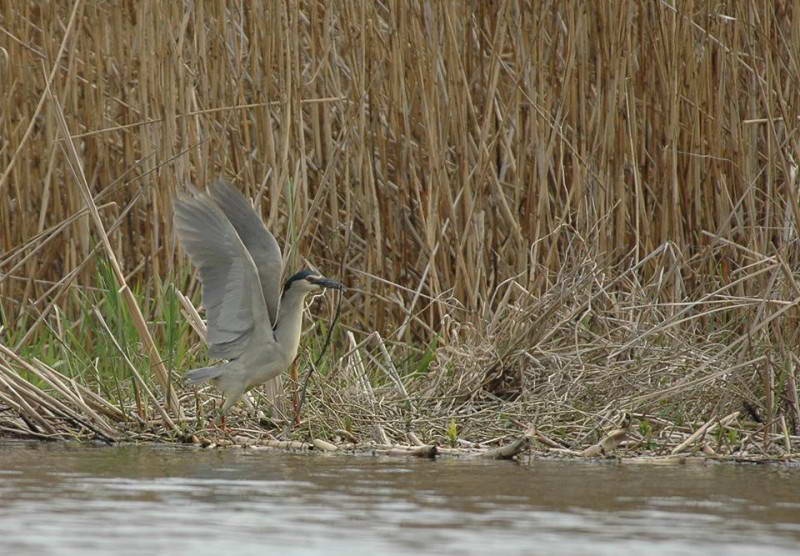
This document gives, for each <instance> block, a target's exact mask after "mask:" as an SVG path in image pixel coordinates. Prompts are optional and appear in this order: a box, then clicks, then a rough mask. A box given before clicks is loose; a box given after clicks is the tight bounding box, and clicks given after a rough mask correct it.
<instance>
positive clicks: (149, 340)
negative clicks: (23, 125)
mask: <svg viewBox="0 0 800 556" xmlns="http://www.w3.org/2000/svg"><path fill="white" fill-rule="evenodd" d="M50 96H51V100H52V101H53V103H54V105H55V111H56V116H57V120H58V123H59V127H60V129H61V134H62V139H63V141H64V142H63V143H62V146H64V145H66V146H64V150H65V154H66V156H67V158H68V159H69V162H70V166H71V169H72V172H73V176H74V177H75V179H76V180H77V182H78V188H79V189H80V192H81V195H82V196H83V201H84V203H85V204H86V206H87V208H88V209H89V214H90V215H91V216H92V220H93V221H94V225H95V227H96V228H97V234H98V235H99V236H100V240H101V242H102V244H103V247H104V249H105V254H106V257H108V261H109V264H110V265H111V269H112V271H113V272H114V276H115V278H116V279H117V282H118V284H119V286H120V293H121V294H122V298H123V299H124V300H125V303H126V305H127V307H128V311H129V312H130V314H131V318H132V320H133V323H134V325H135V326H136V329H137V330H138V332H139V336H140V338H141V340H142V343H143V344H144V347H145V349H146V351H147V352H148V355H149V357H150V362H151V365H152V366H153V368H154V369H155V370H156V378H157V379H158V381H159V382H160V383H161V387H162V388H163V389H164V392H165V397H166V399H167V405H168V407H170V408H171V409H172V410H173V411H175V413H176V415H178V418H182V417H183V410H182V409H181V406H180V404H179V403H178V398H177V396H176V394H175V391H174V390H173V388H172V385H171V381H170V378H169V371H168V370H167V368H166V366H165V365H164V362H163V360H162V359H161V356H160V355H159V353H158V348H157V347H156V345H155V342H154V341H153V337H152V336H151V334H150V330H149V328H148V327H147V323H146V322H145V319H144V315H142V311H141V309H140V308H139V304H138V303H137V302H136V298H135V297H134V296H133V292H132V291H131V290H130V288H129V287H128V284H127V282H126V280H125V274H124V273H123V272H122V267H121V266H120V264H119V262H118V261H117V256H116V254H115V253H114V249H113V248H112V246H111V242H110V241H109V239H108V234H107V233H106V230H105V226H104V225H103V221H102V219H101V218H100V213H99V212H98V210H97V205H96V204H95V202H94V199H93V197H92V193H91V191H90V189H89V184H88V182H87V181H86V176H85V175H84V172H83V166H82V164H81V161H80V157H79V155H78V151H77V149H76V148H75V144H74V143H73V141H72V138H71V136H70V133H69V128H68V127H67V121H66V120H65V119H64V113H63V112H62V111H61V106H60V105H59V103H58V100H57V99H56V98H55V96H53V94H52V92H51V93H50ZM98 315H99V313H98ZM101 318H102V317H101ZM112 339H113V335H112ZM137 378H139V379H140V381H141V378H140V377H138V374H137ZM142 384H144V383H142ZM148 393H149V392H148ZM154 401H155V403H156V405H157V406H158V407H159V409H160V408H161V405H160V404H159V403H158V401H157V400H155V399H154ZM162 413H163V415H164V416H166V412H163V411H162ZM166 422H167V424H169V425H170V427H171V428H175V425H174V423H172V422H171V421H170V420H169V418H168V417H167V419H166Z"/></svg>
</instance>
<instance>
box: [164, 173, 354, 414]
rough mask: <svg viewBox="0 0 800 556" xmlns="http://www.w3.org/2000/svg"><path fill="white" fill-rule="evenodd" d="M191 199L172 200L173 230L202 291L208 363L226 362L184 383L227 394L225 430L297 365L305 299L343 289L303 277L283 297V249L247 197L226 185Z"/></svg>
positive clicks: (316, 276) (191, 374) (313, 275)
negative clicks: (248, 401) (233, 411)
mask: <svg viewBox="0 0 800 556" xmlns="http://www.w3.org/2000/svg"><path fill="white" fill-rule="evenodd" d="M190 191H192V194H191V195H188V196H178V197H177V198H176V199H175V202H174V219H173V222H174V229H175V232H176V235H177V237H178V239H179V240H180V243H181V245H183V248H184V250H185V251H186V252H187V253H188V255H189V258H190V259H191V261H192V263H193V265H194V266H195V267H196V268H197V270H198V272H199V277H200V282H201V283H202V295H203V305H204V306H205V308H206V319H207V338H206V340H207V343H208V356H209V357H210V358H213V359H223V360H227V362H226V363H222V364H220V365H216V366H212V367H202V368H198V369H192V370H190V371H188V372H187V373H186V374H185V380H186V382H187V383H188V384H190V385H198V384H202V383H205V382H210V383H211V384H212V385H214V386H215V387H216V388H217V389H219V390H221V391H222V393H223V396H224V400H225V401H224V403H223V404H222V407H221V409H220V421H221V424H222V426H223V427H224V426H225V414H226V412H227V411H228V410H229V409H230V408H231V407H232V406H233V405H234V404H235V403H236V402H237V401H239V400H240V399H241V397H242V396H243V395H244V394H245V392H247V391H248V390H250V389H251V388H254V387H256V386H258V385H260V384H263V383H265V382H267V381H268V380H270V379H272V378H274V377H276V376H278V375H280V374H281V373H282V372H283V371H285V370H286V369H287V368H289V366H290V365H291V364H292V362H293V361H294V359H295V356H296V355H297V350H298V347H299V345H300V336H301V332H302V324H303V304H304V301H305V298H306V296H307V295H309V294H318V293H322V292H324V290H326V289H335V290H343V289H344V286H343V285H342V284H341V283H340V282H337V281H336V280H332V279H330V278H326V277H325V276H323V275H322V274H320V273H318V272H315V271H313V270H310V269H303V270H301V271H299V272H297V273H296V274H294V275H292V276H291V277H290V278H289V279H288V280H287V281H286V283H285V284H284V285H283V288H282V289H281V284H280V279H281V275H282V272H283V263H282V256H281V249H280V246H279V245H278V242H277V240H276V239H275V236H273V235H272V234H271V233H270V232H269V230H268V229H267V227H266V226H265V225H264V223H263V221H262V220H261V218H260V217H259V215H258V214H257V213H256V211H255V210H254V209H253V207H252V206H251V204H250V203H249V202H248V200H247V199H246V198H245V197H244V195H242V194H241V193H240V192H239V190H238V189H236V188H235V187H234V186H232V185H231V184H230V183H228V182H227V181H224V180H217V181H215V182H213V183H211V184H210V185H209V187H208V192H201V191H197V190H194V188H190Z"/></svg>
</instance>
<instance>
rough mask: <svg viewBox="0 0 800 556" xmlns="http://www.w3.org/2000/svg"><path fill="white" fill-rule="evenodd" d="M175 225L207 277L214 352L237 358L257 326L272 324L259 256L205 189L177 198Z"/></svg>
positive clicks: (205, 291)
mask: <svg viewBox="0 0 800 556" xmlns="http://www.w3.org/2000/svg"><path fill="white" fill-rule="evenodd" d="M175 231H176V233H177V234H178V238H179V239H180V240H181V244H182V245H183V247H184V249H186V252H187V253H189V256H190V257H191V259H192V262H193V263H194V265H195V266H196V267H197V269H198V270H199V272H200V281H201V282H202V283H203V305H205V307H206V318H207V320H208V338H207V340H208V354H209V356H211V357H214V358H217V359H235V358H236V357H239V356H240V355H241V354H242V352H243V351H244V349H245V348H246V347H247V342H248V340H249V339H250V337H251V336H252V334H253V331H254V330H255V329H256V328H258V327H262V326H265V327H267V328H266V330H271V329H272V324H271V322H272V321H271V320H270V318H269V313H268V312H267V308H266V304H265V303H264V297H263V294H262V293H261V288H260V284H259V279H258V273H257V271H256V267H255V264H254V263H253V259H252V258H251V257H250V254H249V253H248V251H247V249H246V248H245V246H244V245H243V244H242V241H241V240H240V239H239V236H238V235H237V234H236V230H235V229H234V227H233V225H232V224H231V223H230V222H229V221H228V219H227V218H226V217H225V214H224V213H223V212H222V210H220V208H219V207H218V206H217V205H216V203H215V202H214V201H213V200H212V199H211V198H210V197H209V196H208V195H205V194H203V193H201V194H198V195H196V196H195V197H193V198H184V199H176V201H175ZM267 336H269V337H272V334H268V335H267Z"/></svg>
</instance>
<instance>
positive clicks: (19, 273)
mask: <svg viewBox="0 0 800 556" xmlns="http://www.w3.org/2000/svg"><path fill="white" fill-rule="evenodd" d="M798 17H800V14H798V13H797V6H796V4H792V3H790V2H785V1H780V2H760V1H758V0H748V1H742V2H740V1H727V2H725V1H709V2H690V1H676V2H666V1H657V0H654V1H650V2H632V1H630V2H629V1H616V0H614V1H612V0H607V1H598V2H589V1H577V0H576V1H568V2H563V1H543V2H531V1H524V0H501V1H497V2H482V1H471V2H468V1H464V2H437V1H413V2H404V1H399V2H396V1H391V0H387V1H376V2H367V1H360V0H339V1H334V2H328V1H324V2H323V1H321V0H320V1H313V0H311V1H296V2H253V3H250V2H211V1H197V2H193V3H188V4H187V3H183V2H164V3H161V2H150V1H145V2H123V1H120V2H82V1H80V0H76V1H74V2H70V3H68V2H49V3H40V2H33V1H26V2H5V3H2V4H1V5H0V48H1V49H2V50H0V82H2V87H0V93H1V94H2V103H3V106H4V108H3V110H2V114H1V115H0V141H1V143H0V172H1V174H0V230H1V231H0V250H2V256H0V273H2V274H0V310H2V318H3V323H2V324H3V327H4V328H3V333H2V336H0V342H1V343H2V344H4V346H5V347H4V348H3V350H2V353H0V423H2V422H3V419H4V417H3V415H9V414H13V415H15V417H8V419H7V422H6V425H5V427H6V429H7V430H9V431H14V430H16V431H29V432H36V433H37V434H41V435H45V436H48V435H51V432H52V431H51V430H49V428H54V429H58V427H53V425H52V423H50V422H49V421H48V419H49V418H43V419H42V420H41V422H37V421H36V419H35V418H34V417H31V415H36V414H37V413H38V414H40V415H39V416H40V417H41V411H45V410H44V409H42V410H41V411H39V410H38V409H37V408H49V409H47V411H49V412H50V413H49V414H50V415H51V417H53V419H55V418H56V417H57V416H58V415H62V417H59V418H60V419H66V418H65V417H63V414H64V411H62V410H60V409H55V406H53V405H52V404H51V403H50V402H49V401H48V400H46V399H43V398H42V399H40V398H41V395H44V394H46V395H51V396H54V399H55V398H58V399H60V400H61V401H60V402H59V403H65V404H67V405H68V406H69V407H71V408H72V409H70V411H75V412H78V413H80V414H81V415H83V418H84V419H85V420H86V422H87V423H92V422H95V421H93V417H92V413H99V414H98V415H97V417H98V419H101V420H103V422H104V423H105V420H109V421H114V422H128V421H130V419H131V417H130V415H129V414H127V413H125V414H124V415H123V414H122V413H120V414H119V415H116V414H115V413H114V412H115V411H117V412H118V413H119V409H117V406H116V405H115V404H112V403H110V402H108V401H107V400H103V401H102V402H100V401H97V402H96V403H92V401H91V399H90V398H89V397H87V396H88V394H86V393H83V391H80V392H81V394H80V395H79V396H76V395H75V394H74V392H78V390H75V389H73V388H72V387H71V386H69V384H68V382H64V381H68V380H69V379H74V378H76V371H75V370H74V369H70V370H69V372H67V371H65V372H64V373H63V375H64V376H62V377H61V378H58V377H56V375H53V374H51V373H50V372H51V371H52V372H56V371H55V370H54V369H52V368H51V369H50V370H49V371H48V370H47V365H45V364H44V363H41V365H44V366H41V365H40V363H38V362H36V361H34V360H33V359H34V357H39V356H37V354H36V350H39V349H42V350H49V349H60V348H58V345H55V347H53V345H51V344H53V342H55V343H56V344H57V343H58V342H60V341H61V340H63V341H64V343H65V344H66V343H69V342H70V341H74V340H69V339H67V338H66V333H65V332H64V330H63V325H62V321H61V320H60V319H62V318H71V319H87V320H91V321H92V322H95V323H98V324H96V325H95V326H94V328H95V329H96V330H97V332H96V337H95V336H94V332H87V333H86V334H87V337H86V339H85V345H86V346H93V345H95V344H96V343H97V342H100V341H103V340H102V338H107V336H108V335H110V336H111V337H113V334H112V333H111V331H110V330H109V334H108V335H106V334H105V332H103V329H102V328H101V326H100V324H99V321H97V320H96V319H95V316H94V315H95V313H96V314H97V315H101V314H103V313H104V312H105V311H106V310H108V305H109V303H106V304H105V307H103V306H96V304H94V303H92V304H90V306H89V309H92V308H94V309H96V311H91V310H87V305H86V304H85V299H84V298H83V297H81V293H82V292H91V291H93V290H92V288H95V287H100V286H99V285H98V284H97V275H98V269H97V266H98V260H99V259H98V257H102V258H103V260H110V261H111V265H112V269H113V270H114V272H113V273H111V274H110V275H113V276H114V277H115V278H114V280H116V282H115V283H116V284H117V285H118V286H119V285H121V283H122V282H121V281H123V282H125V283H127V284H129V285H130V287H131V288H132V289H133V290H136V292H137V295H139V297H138V299H139V301H138V304H139V305H141V304H145V305H147V306H148V307H147V310H143V311H139V313H140V314H141V315H142V318H141V319H139V318H138V317H136V312H137V311H138V309H136V308H135V307H134V306H135V305H137V301H136V299H135V298H134V297H133V296H131V295H129V294H128V293H125V292H127V290H123V296H124V302H125V305H124V306H125V307H127V309H126V310H129V311H130V313H129V314H131V315H133V316H131V317H130V318H132V319H133V322H134V324H136V326H137V327H136V331H137V334H138V336H137V337H138V338H140V339H141V342H142V345H143V346H144V347H143V348H142V349H140V350H139V351H140V352H141V353H140V354H139V355H141V357H143V358H144V359H143V360H147V355H149V361H150V363H149V364H146V365H144V369H143V372H142V374H144V375H146V376H144V377H143V378H142V379H141V380H139V379H136V377H135V376H134V373H131V376H130V377H128V378H127V379H126V380H127V381H128V383H129V384H131V385H132V391H133V392H134V393H133V394H131V396H132V397H131V398H130V399H123V400H120V403H121V404H123V405H124V404H125V403H128V402H130V403H131V404H133V403H135V404H136V407H137V408H138V409H137V412H138V413H137V415H138V416H139V417H137V419H138V421H137V420H134V424H135V423H138V425H137V426H145V425H144V424H142V423H147V422H149V421H148V420H147V419H145V418H144V417H147V415H148V412H153V411H155V408H154V407H153V406H154V405H155V406H158V405H159V403H162V402H161V401H159V402H152V401H151V397H157V398H158V399H159V400H166V399H168V396H167V392H166V390H165V388H163V385H164V383H163V382H153V381H152V378H153V377H156V378H158V377H159V376H161V377H162V378H163V373H164V372H168V371H172V374H173V376H172V378H171V380H172V382H169V381H168V385H167V389H169V388H172V385H174V384H175V381H176V380H177V378H176V377H177V376H179V373H178V374H176V373H175V372H174V371H176V370H178V371H180V370H181V369H180V368H179V369H174V367H175V366H177V363H176V364H175V365H172V363H175V362H172V361H166V362H165V363H166V367H167V369H166V370H163V371H159V369H161V368H162V367H161V361H160V360H154V358H155V357H156V355H155V354H154V352H153V351H152V350H153V349H155V350H156V351H158V349H159V348H158V347H157V345H156V344H158V345H161V344H160V342H163V341H164V335H165V332H164V331H163V330H162V328H163V327H161V325H160V324H159V322H160V321H161V317H160V316H159V315H162V314H163V311H164V310H165V308H164V307H163V306H162V305H164V304H165V303H164V301H163V291H164V289H163V284H164V283H165V281H166V282H172V281H175V282H176V284H177V286H178V288H179V289H181V290H183V291H184V292H185V293H187V294H188V295H190V296H193V299H195V300H197V299H198V298H197V296H196V289H197V288H196V282H195V281H194V279H190V278H186V274H185V272H184V273H181V272H180V271H179V269H183V268H184V267H185V266H186V264H187V263H186V260H185V259H184V257H183V256H182V255H181V253H180V251H179V250H178V249H177V247H176V243H175V240H174V237H173V234H172V230H171V215H172V210H171V202H172V201H171V200H172V198H173V196H174V195H175V192H176V190H177V189H178V188H180V187H181V185H182V184H184V183H187V182H193V183H196V184H204V183H206V182H207V181H208V180H210V179H213V178H215V177H217V176H225V177H228V178H230V179H231V180H232V181H233V182H234V183H236V184H237V185H238V186H239V187H241V188H242V189H243V190H244V191H245V192H246V193H247V194H248V195H249V196H251V197H252V198H255V199H256V200H257V202H258V206H259V207H261V209H262V213H263V214H264V216H265V219H266V220H267V221H268V222H269V223H270V228H271V230H272V231H273V232H274V233H275V235H276V236H277V237H278V238H279V240H280V241H281V242H282V243H283V244H284V245H286V246H289V247H288V248H286V249H285V251H287V253H288V259H289V266H290V267H291V268H296V267H299V266H301V265H302V264H303V258H306V259H307V260H308V261H309V262H311V263H313V264H314V265H316V266H318V267H319V268H320V269H322V271H323V272H325V273H327V274H329V275H332V276H336V275H337V273H338V274H340V275H339V276H337V277H338V278H340V279H342V281H344V282H345V283H346V284H347V285H348V286H349V287H350V290H349V291H348V292H347V294H346V297H345V299H344V302H343V305H342V315H341V318H340V322H341V325H342V327H343V332H345V331H346V332H347V333H342V334H339V335H338V340H337V346H336V350H335V353H334V354H332V355H331V358H330V359H331V363H330V365H329V368H328V370H327V375H326V379H325V380H317V381H316V382H315V383H314V385H313V386H312V390H313V392H312V393H311V394H310V396H311V398H312V399H311V404H310V405H309V408H308V419H309V422H312V423H316V424H315V425H314V426H319V427H321V428H322V431H323V432H324V431H329V432H331V433H332V431H334V430H336V429H342V430H347V431H351V432H354V433H356V434H365V433H366V432H367V431H369V430H370V427H375V426H378V427H379V428H381V429H382V430H383V431H384V434H389V436H393V437H401V436H403V435H404V434H405V432H406V430H415V431H417V434H419V435H421V436H423V437H424V438H425V441H426V442H429V441H432V440H437V439H439V440H441V439H444V438H446V434H447V433H446V431H447V429H448V426H449V424H450V423H451V422H452V421H455V422H456V423H457V426H458V427H459V431H460V434H461V435H462V436H465V437H467V438H473V439H478V440H487V439H492V438H500V437H502V436H503V435H504V434H509V431H512V430H517V431H518V430H519V428H518V426H517V425H515V424H514V423H521V425H520V426H529V425H531V424H534V425H535V426H536V427H537V430H540V431H545V432H547V433H548V434H549V435H550V436H556V437H558V438H563V439H566V442H567V443H569V444H570V445H571V447H577V446H586V445H589V444H592V443H594V442H596V441H597V440H599V438H600V437H602V431H603V430H604V429H606V428H613V424H614V423H613V421H614V420H615V419H617V416H618V415H619V413H618V412H619V411H629V412H633V413H634V416H636V417H637V418H638V419H640V420H641V422H645V423H647V425H646V426H645V427H644V428H642V427H640V430H639V432H638V433H636V434H639V435H640V436H641V437H642V438H644V437H646V436H647V430H648V429H647V427H653V428H654V429H653V430H654V432H653V434H654V437H653V438H654V439H655V440H654V441H658V439H659V438H661V439H662V440H663V441H664V442H665V443H670V442H672V441H671V440H670V436H669V435H670V434H672V432H674V431H675V430H681V431H683V433H685V434H683V436H682V437H681V439H684V438H686V436H687V435H688V434H690V433H691V432H692V431H693V430H695V429H696V426H699V425H702V424H703V423H706V422H709V420H712V421H713V420H714V419H716V418H722V417H724V416H726V415H729V414H731V413H732V412H734V411H739V410H741V411H742V413H741V416H740V417H739V418H738V421H736V423H738V425H736V426H738V427H740V429H737V430H740V435H739V437H738V440H737V442H738V441H739V440H741V439H742V437H743V436H746V437H747V438H748V439H749V438H750V437H752V438H754V439H755V438H758V439H759V444H758V445H759V446H760V447H761V448H760V449H763V450H765V451H770V450H783V451H789V452H791V451H792V443H793V442H794V443H797V442H798V440H799V438H798V436H797V435H798V434H800V408H798V402H797V386H796V364H797V362H798V359H797V355H796V348H795V346H796V345H797V340H798V331H800V327H798V320H797V319H798V309H797V303H798V300H800V287H799V286H798V277H797V268H798V265H799V264H800V251H799V250H798V247H797V245H798V228H799V227H800V199H798V191H799V190H798V183H797V181H796V173H797V172H796V163H797V161H796V159H797V157H798V154H800V153H798V149H797V137H798V131H799V130H798V127H800V120H798V118H799V117H800V102H798V100H797V99H798V96H797V91H798V90H800V59H798V58H797V52H798V48H797V45H798V44H800V25H798V20H797V18H798ZM48 83H49V87H50V91H51V93H49V92H48V89H47V84H48ZM61 113H63V116H64V122H63V123H60V122H59V118H60V116H59V114H61ZM64 125H66V128H68V130H69V134H70V138H69V140H68V141H65V140H64V137H63V131H62V129H63V126H64ZM73 147H74V150H73ZM78 165H80V168H79V167H78ZM81 174H82V175H83V176H85V178H84V177H82V175H81ZM84 180H85V184H86V186H88V191H89V192H90V195H91V196H92V197H93V199H92V201H91V202H90V203H88V206H89V207H91V211H88V210H87V199H86V198H85V195H84V192H85V191H86V189H85V187H84ZM95 207H96V208H95ZM95 216H97V217H99V218H95ZM103 229H104V230H105V231H101V230H103ZM106 237H107V239H108V244H107V246H106V247H103V246H100V247H97V244H98V243H99V241H100V240H101V239H104V238H106ZM111 253H113V254H114V256H115V257H116V259H117V260H118V261H119V268H118V269H117V268H115V266H114V263H113V260H112V259H113V257H111ZM315 311H316V312H319V309H315ZM145 319H148V320H147V322H145ZM70 322H73V321H70ZM142 325H144V328H143V327H142ZM148 330H149V331H150V332H147V331H148ZM150 333H152V334H153V336H154V338H155V339H154V340H153V342H155V343H154V344H152V345H151V343H152V342H150V341H149V340H147V336H148V335H149V334H150ZM192 338H193V339H192V342H193V347H190V348H188V349H189V350H190V351H191V350H194V352H193V353H196V352H197V350H201V349H202V345H201V343H200V342H199V340H198V339H197V337H196V336H193V337H192ZM118 347H119V348H120V349H119V351H122V352H124V351H125V350H126V349H128V348H127V347H126V345H125V344H124V343H121V345H119V346H118ZM34 348H35V349H34ZM32 350H33V351H32ZM89 351H91V350H89ZM162 356H163V354H162ZM92 359H93V358H92V357H91V354H87V357H86V360H87V362H91V361H92ZM95 359H96V358H95ZM129 363H131V366H132V367H136V365H137V364H138V363H137V361H133V362H130V361H129ZM26 364H27V365H29V366H31V365H32V366H33V367H34V368H36V369H37V372H38V373H43V374H45V375H47V376H49V377H50V379H51V380H50V382H47V381H44V382H42V381H43V379H42V378H41V377H38V378H37V377H36V376H35V373H34V371H32V370H31V369H29V368H26V367H25V365H26ZM118 365H119V367H120V368H121V367H124V366H126V363H125V361H123V359H122V358H120V359H119V362H118ZM87 366H90V365H89V363H87ZM89 370H91V369H89ZM77 374H79V375H80V376H79V377H78V378H79V379H78V383H80V384H81V388H85V389H87V391H94V390H95V388H94V386H93V384H95V382H94V378H96V377H93V376H92V372H88V371H87V376H84V375H83V374H82V371H81V373H77ZM15 377H21V378H20V379H19V380H20V382H15V381H16V380H17V378H15ZM370 380H372V381H373V384H370V382H369V381H370ZM60 382H64V384H63V388H60V387H56V386H54V385H53V384H54V383H60ZM140 383H141V384H145V383H146V384H147V385H149V389H142V388H139V387H138V386H137V385H138V384H140ZM26 384H27V386H26ZM75 388H78V387H77V386H75ZM176 388H178V387H177V386H176ZM31 389H36V390H37V391H38V394H36V396H38V397H36V399H35V400H34V398H32V397H31V396H34V394H28V393H27V392H28V391H29V390H30V391H31V392H33V390H31ZM62 390H68V391H70V392H73V394H67V393H64V391H62ZM123 397H124V396H123ZM73 398H74V399H73ZM106 398H108V396H106ZM134 398H135V400H134ZM80 404H83V405H84V406H85V408H82V407H81V405H80ZM178 405H183V408H184V410H186V411H188V412H189V413H190V414H194V413H193V412H194V401H192V396H191V395H188V394H186V393H183V392H181V393H180V395H179V396H177V397H175V396H173V397H172V403H170V404H166V403H164V406H165V407H166V408H167V409H168V411H169V414H170V415H171V416H172V417H173V418H174V422H173V421H172V420H170V419H168V418H164V417H158V420H159V422H160V423H162V425H163V426H164V427H165V430H170V429H171V427H170V426H169V425H170V424H171V425H172V426H178V425H175V423H178V424H180V423H182V422H186V420H187V419H190V417H186V416H184V415H182V411H181V410H179V408H178V407H177V406H178ZM106 406H108V407H106ZM4 407H6V408H11V409H13V411H11V412H10V413H9V412H8V411H7V412H5V413H2V412H3V409H4ZM148 407H149V409H148ZM87 409H88V410H90V411H91V412H92V413H88V412H87V411H86V410H87ZM19 414H23V415H28V416H27V417H25V419H26V421H25V423H22V422H21V421H19V419H18V418H17V417H16V415H19ZM100 415H102V417H100ZM114 415H116V417H114ZM117 417H119V419H117ZM98 422H99V421H98ZM70 423H71V424H70V425H69V427H70V430H85V428H81V427H82V426H83V425H81V426H79V425H77V424H76V423H77V421H75V420H74V419H73V420H72V421H70ZM695 425H696V426H695ZM728 425H729V426H730V427H733V426H734V423H728ZM108 426H109V428H108V430H106V429H105V428H103V427H99V429H98V430H101V431H102V432H103V434H106V435H108V436H113V433H114V430H113V429H114V427H115V426H116V425H111V424H109V425H108ZM48 427H49V428H48ZM95 428H97V426H96V427H95ZM723 428H724V427H722V426H721V427H719V430H722V429H723ZM403 429H406V430H403ZM664 431H666V432H664ZM671 431H672V432H671ZM117 432H119V431H117ZM312 433H313V434H319V433H320V430H312ZM662 433H663V434H662ZM53 434H54V432H53ZM659 434H662V436H661V437H659ZM720 438H721V436H720ZM776 440H777V441H776ZM678 442H680V440H677V439H676V440H675V441H674V442H672V444H673V445H674V444H676V443H678ZM787 443H788V445H787Z"/></svg>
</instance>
